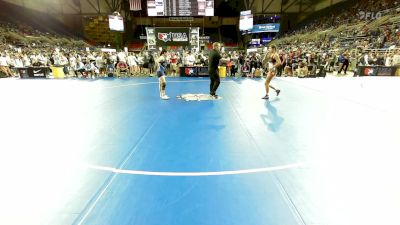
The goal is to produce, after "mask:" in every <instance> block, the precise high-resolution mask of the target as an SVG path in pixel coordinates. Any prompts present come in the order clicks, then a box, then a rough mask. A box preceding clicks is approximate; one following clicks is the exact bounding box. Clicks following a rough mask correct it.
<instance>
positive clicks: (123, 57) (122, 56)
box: [118, 51, 126, 62]
mask: <svg viewBox="0 0 400 225" xmlns="http://www.w3.org/2000/svg"><path fill="white" fill-rule="evenodd" d="M118 60H119V61H124V62H126V54H125V52H123V51H121V52H119V53H118Z"/></svg>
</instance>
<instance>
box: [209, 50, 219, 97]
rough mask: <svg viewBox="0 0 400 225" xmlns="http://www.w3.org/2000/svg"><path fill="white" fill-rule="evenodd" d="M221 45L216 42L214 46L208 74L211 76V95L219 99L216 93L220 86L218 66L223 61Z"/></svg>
mask: <svg viewBox="0 0 400 225" xmlns="http://www.w3.org/2000/svg"><path fill="white" fill-rule="evenodd" d="M220 51H221V44H220V43H218V42H215V43H214V44H213V50H212V51H211V52H210V56H209V63H208V73H209V74H210V80H211V83H210V95H211V97H213V98H218V95H216V91H217V89H218V86H219V84H220V79H219V74H218V64H219V60H220V59H221V54H220Z"/></svg>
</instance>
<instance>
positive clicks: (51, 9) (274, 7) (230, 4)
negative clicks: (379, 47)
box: [1, 0, 346, 17]
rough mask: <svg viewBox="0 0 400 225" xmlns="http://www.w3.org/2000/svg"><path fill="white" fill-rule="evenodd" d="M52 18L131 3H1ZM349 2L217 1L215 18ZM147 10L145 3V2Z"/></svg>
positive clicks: (104, 10) (80, 0)
mask: <svg viewBox="0 0 400 225" xmlns="http://www.w3.org/2000/svg"><path fill="white" fill-rule="evenodd" d="M1 1H5V2H9V3H13V4H17V5H20V6H24V7H27V8H31V9H35V10H38V11H42V12H46V13H49V14H79V15H93V14H107V13H110V12H114V11H121V9H122V8H123V5H124V4H127V2H128V0H1ZM341 1H346V0H215V6H216V9H215V10H216V13H215V14H216V16H228V17H231V16H238V15H239V14H238V13H239V12H240V11H242V10H249V9H251V10H252V12H253V13H254V14H290V13H300V14H301V13H305V14H309V13H310V12H315V11H318V10H321V9H323V8H326V7H329V6H330V5H333V4H336V3H339V2H341ZM142 5H143V6H145V1H144V0H142Z"/></svg>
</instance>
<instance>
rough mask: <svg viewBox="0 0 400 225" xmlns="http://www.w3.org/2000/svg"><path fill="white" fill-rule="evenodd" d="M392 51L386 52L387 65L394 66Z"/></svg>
mask: <svg viewBox="0 0 400 225" xmlns="http://www.w3.org/2000/svg"><path fill="white" fill-rule="evenodd" d="M392 57H393V55H392V53H386V59H385V66H392V59H393V58H392Z"/></svg>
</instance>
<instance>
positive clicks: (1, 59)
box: [0, 53, 12, 77]
mask: <svg viewBox="0 0 400 225" xmlns="http://www.w3.org/2000/svg"><path fill="white" fill-rule="evenodd" d="M0 72H2V73H4V74H5V75H6V76H7V77H11V76H12V72H11V70H10V67H9V65H8V62H7V56H6V54H4V53H2V54H1V56H0Z"/></svg>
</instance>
